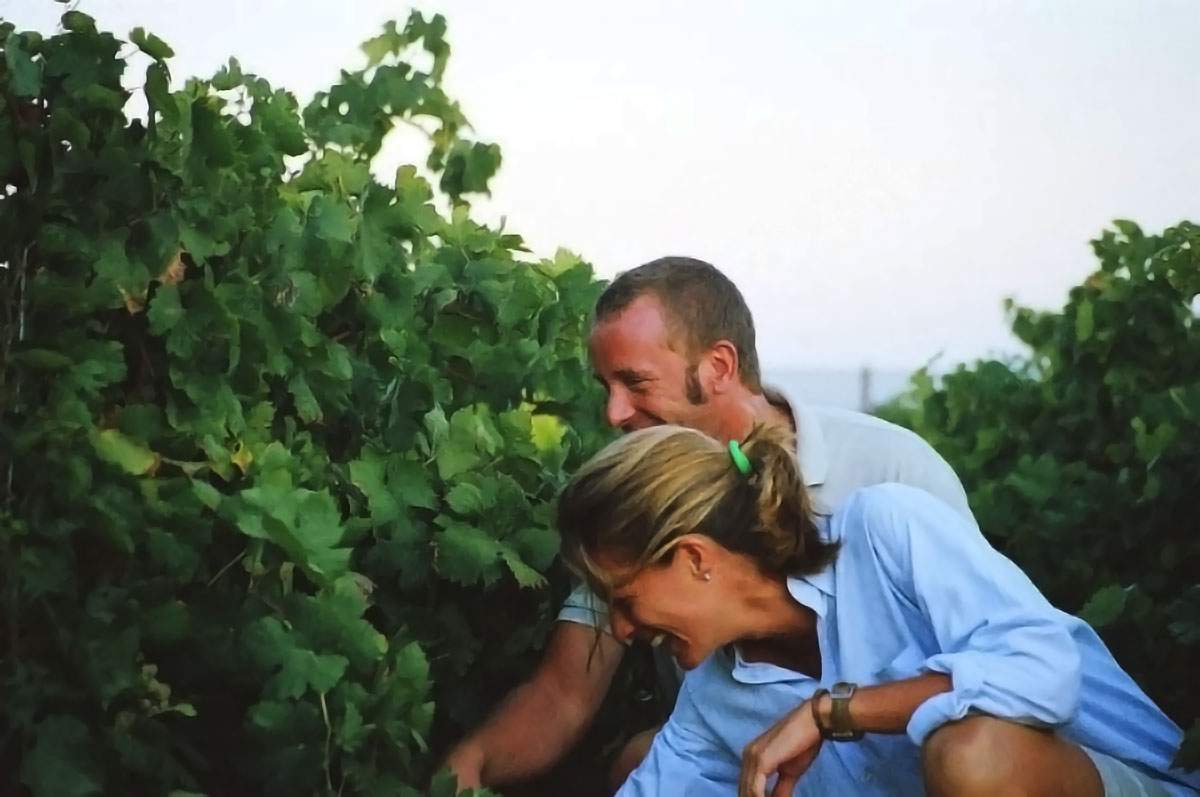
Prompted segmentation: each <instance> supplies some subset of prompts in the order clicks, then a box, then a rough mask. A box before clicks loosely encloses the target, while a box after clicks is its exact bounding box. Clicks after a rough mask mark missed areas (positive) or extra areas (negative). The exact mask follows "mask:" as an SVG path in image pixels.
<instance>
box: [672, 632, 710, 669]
mask: <svg viewBox="0 0 1200 797" xmlns="http://www.w3.org/2000/svg"><path fill="white" fill-rule="evenodd" d="M671 657H672V658H674V659H675V663H676V664H678V665H679V667H680V669H683V670H694V669H696V667H697V666H699V664H700V662H701V661H703V660H704V657H703V656H697V655H696V654H695V652H694V648H692V646H691V645H689V644H688V643H686V642H684V641H683V640H682V639H679V638H678V637H676V638H674V639H672V640H671Z"/></svg>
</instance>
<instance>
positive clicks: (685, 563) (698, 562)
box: [675, 534, 716, 581]
mask: <svg viewBox="0 0 1200 797" xmlns="http://www.w3.org/2000/svg"><path fill="white" fill-rule="evenodd" d="M714 545H715V543H713V541H712V540H711V539H709V538H708V537H705V536H704V535H703V534H684V535H683V536H682V537H680V538H679V541H678V542H677V543H675V561H676V562H677V563H679V565H680V566H682V567H684V568H686V569H687V573H688V575H690V576H692V577H694V578H697V579H700V580H703V581H709V580H711V579H712V571H713V565H714V564H715V560H716V550H715V548H714V547H713V546H714Z"/></svg>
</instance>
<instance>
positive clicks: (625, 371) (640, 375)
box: [614, 368, 653, 382]
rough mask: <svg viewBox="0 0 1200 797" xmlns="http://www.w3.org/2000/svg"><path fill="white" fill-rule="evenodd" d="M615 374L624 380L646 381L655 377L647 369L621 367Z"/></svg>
mask: <svg viewBox="0 0 1200 797" xmlns="http://www.w3.org/2000/svg"><path fill="white" fill-rule="evenodd" d="M614 375H615V376H616V377H617V378H618V379H620V380H621V381H622V382H645V381H647V380H649V379H652V378H653V377H652V376H650V374H648V373H646V372H645V371H637V370H634V369H633V368H620V369H618V370H617V371H616V372H615V374H614Z"/></svg>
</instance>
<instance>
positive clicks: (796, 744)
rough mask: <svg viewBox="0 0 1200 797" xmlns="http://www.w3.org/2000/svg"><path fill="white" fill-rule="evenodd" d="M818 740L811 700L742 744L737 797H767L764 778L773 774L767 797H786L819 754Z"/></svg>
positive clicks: (819, 743) (820, 741)
mask: <svg viewBox="0 0 1200 797" xmlns="http://www.w3.org/2000/svg"><path fill="white" fill-rule="evenodd" d="M822 741H824V740H823V739H822V738H821V732H820V730H819V729H818V728H817V723H816V721H815V719H814V718H813V710H812V701H811V700H806V701H804V703H802V704H801V705H800V706H799V707H798V708H796V709H794V710H792V711H791V712H789V713H788V714H787V715H786V716H784V717H783V719H781V720H779V721H778V722H776V723H775V724H774V725H772V726H771V727H770V728H769V729H768V730H767V732H766V733H764V734H763V735H762V736H759V737H758V738H757V739H755V740H754V741H752V742H750V744H748V745H746V749H745V750H743V751H742V775H741V780H740V781H739V782H738V797H767V779H768V778H770V777H771V775H773V774H775V773H776V772H778V773H779V780H778V781H776V783H775V788H774V789H772V790H771V797H790V795H791V793H792V790H793V789H794V788H796V783H797V781H799V780H800V776H801V775H803V774H804V773H805V772H807V771H808V768H809V766H811V765H812V762H813V759H814V758H816V757H817V753H818V752H820V750H821V743H822Z"/></svg>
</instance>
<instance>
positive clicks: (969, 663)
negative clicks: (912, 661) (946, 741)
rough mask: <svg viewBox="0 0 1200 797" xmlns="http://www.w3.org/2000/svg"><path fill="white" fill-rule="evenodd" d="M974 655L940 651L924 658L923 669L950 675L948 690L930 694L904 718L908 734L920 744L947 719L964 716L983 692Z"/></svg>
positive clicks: (951, 720)
mask: <svg viewBox="0 0 1200 797" xmlns="http://www.w3.org/2000/svg"><path fill="white" fill-rule="evenodd" d="M980 665H981V662H979V661H978V660H977V659H976V657H974V656H970V655H963V654H941V655H938V656H932V657H930V658H929V659H927V660H926V662H925V666H924V669H926V670H930V671H932V672H940V673H945V674H946V675H949V676H950V684H951V686H950V691H949V692H942V693H941V694H937V695H934V696H933V697H931V698H929V699H928V700H926V701H925V702H924V703H922V704H921V705H919V706H917V710H916V711H914V712H913V715H912V717H910V718H909V720H908V728H907V732H908V738H909V739H911V740H912V742H913V744H915V745H917V746H918V747H920V746H921V745H923V744H925V740H926V739H928V738H929V734H931V733H933V732H934V731H936V730H937V729H938V728H940V727H942V726H943V725H945V724H946V723H947V722H953V721H954V720H960V719H962V718H963V717H965V716H967V713H968V712H970V710H971V708H972V706H973V705H974V704H975V703H977V702H978V701H979V698H980V697H981V696H982V695H983V684H984V672H983V668H982V667H981V666H980Z"/></svg>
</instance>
